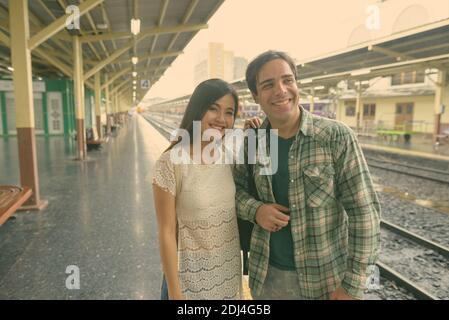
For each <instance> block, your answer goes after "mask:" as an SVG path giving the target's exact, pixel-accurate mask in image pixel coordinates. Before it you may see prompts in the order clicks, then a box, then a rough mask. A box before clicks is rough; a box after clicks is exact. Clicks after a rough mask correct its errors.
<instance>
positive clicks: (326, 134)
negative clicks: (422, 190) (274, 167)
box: [234, 107, 380, 299]
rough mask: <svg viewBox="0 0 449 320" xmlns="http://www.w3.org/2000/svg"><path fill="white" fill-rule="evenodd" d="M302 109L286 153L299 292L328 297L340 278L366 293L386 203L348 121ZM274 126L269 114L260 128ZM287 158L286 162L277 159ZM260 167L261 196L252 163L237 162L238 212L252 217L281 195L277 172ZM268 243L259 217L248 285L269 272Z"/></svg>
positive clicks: (358, 293) (255, 286)
mask: <svg viewBox="0 0 449 320" xmlns="http://www.w3.org/2000/svg"><path fill="white" fill-rule="evenodd" d="M300 109H301V122H300V127H299V130H298V132H297V134H296V137H295V140H294V142H293V144H292V147H291V148H290V152H289V156H288V159H289V161H288V169H289V174H290V184H289V188H288V189H289V202H290V208H289V209H290V221H291V230H292V237H293V248H294V259H295V265H296V270H297V274H298V283H299V287H300V290H301V292H299V294H300V296H302V297H304V298H306V299H328V298H329V294H330V293H331V292H333V291H334V290H335V289H337V288H338V287H339V286H342V287H343V289H345V291H346V292H347V293H348V294H349V295H351V296H353V297H355V298H359V299H360V298H362V297H363V290H364V289H365V282H366V278H367V268H368V266H370V265H374V264H375V262H376V260H377V257H378V254H379V250H380V226H379V225H380V206H379V201H378V198H377V195H376V193H375V191H374V187H373V183H372V181H371V177H370V174H369V171H368V166H367V164H366V161H365V158H364V156H363V154H362V150H361V149H360V147H359V145H358V142H357V139H356V136H355V134H354V132H353V131H352V130H351V129H350V128H348V127H347V126H346V125H345V124H343V123H341V122H338V121H334V120H329V119H325V118H321V117H317V116H314V115H312V114H311V113H309V112H307V111H305V110H304V109H303V108H302V107H300ZM268 127H269V122H268V119H266V120H265V121H264V123H263V124H262V126H261V129H260V130H263V129H267V128H268ZM267 136H268V135H267ZM267 140H268V141H267V144H268V145H269V139H267ZM268 147H269V146H268ZM246 156H247V145H246V143H245V159H246ZM282 165H287V164H286V163H284V164H283V163H279V166H282ZM259 169H260V164H259V163H257V164H256V165H255V166H254V168H253V172H254V179H255V183H256V186H257V192H258V195H259V198H260V199H261V201H257V200H256V199H254V198H253V197H251V196H250V195H249V194H248V193H247V191H246V190H247V184H248V172H247V169H246V165H243V164H240V165H235V167H234V180H235V184H236V191H237V192H236V208H237V214H238V216H239V217H241V218H242V219H245V220H249V221H252V222H254V223H255V215H256V211H257V209H258V208H259V207H260V206H261V205H262V204H264V203H275V199H274V196H273V190H272V184H271V179H272V176H270V175H260V174H259ZM269 248H270V232H268V231H265V230H264V229H263V228H262V227H260V226H258V225H257V224H255V225H254V230H253V233H252V238H251V252H250V257H249V286H250V288H251V289H252V290H254V291H255V293H257V294H260V293H261V290H262V286H263V284H264V281H265V277H266V275H267V269H268V261H269V254H270V252H269Z"/></svg>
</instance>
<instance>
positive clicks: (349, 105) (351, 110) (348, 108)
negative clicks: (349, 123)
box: [345, 101, 355, 117]
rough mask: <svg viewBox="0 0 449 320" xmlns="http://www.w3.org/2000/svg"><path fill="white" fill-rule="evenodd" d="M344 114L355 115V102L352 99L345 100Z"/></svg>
mask: <svg viewBox="0 0 449 320" xmlns="http://www.w3.org/2000/svg"><path fill="white" fill-rule="evenodd" d="M345 115H346V116H347V117H354V116H355V102H354V101H346V102H345Z"/></svg>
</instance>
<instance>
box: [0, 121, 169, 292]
mask: <svg viewBox="0 0 449 320" xmlns="http://www.w3.org/2000/svg"><path fill="white" fill-rule="evenodd" d="M36 140H37V156H38V168H39V180H40V188H41V189H40V190H41V197H42V198H43V199H45V200H48V201H49V206H48V208H46V209H45V210H43V211H41V212H18V213H16V215H15V216H14V217H13V218H12V219H9V220H8V221H7V222H6V223H5V224H4V225H3V226H1V227H0V299H158V298H159V294H160V283H161V267H160V258H159V250H158V245H157V225H156V217H155V214H154V208H153V197H152V190H151V171H152V166H153V164H154V160H155V159H156V157H157V156H158V155H159V154H160V152H161V150H162V148H164V146H166V145H167V142H166V141H165V139H163V138H162V137H161V136H160V135H159V133H158V132H156V131H155V130H154V129H153V128H152V127H151V126H149V125H148V124H147V123H146V122H145V120H143V119H142V118H141V117H138V118H136V117H135V118H133V119H132V120H131V121H130V122H129V123H128V125H127V126H125V127H123V128H121V129H120V130H119V132H118V135H117V136H116V137H112V138H111V139H110V140H109V142H108V144H107V145H105V146H104V147H103V149H102V150H100V151H91V152H89V153H88V157H89V159H88V160H87V161H83V162H79V161H75V160H73V159H74V157H75V150H74V148H75V143H74V141H70V140H68V139H66V138H63V137H51V138H45V137H37V139H36ZM0 184H19V168H18V154H17V140H16V138H9V139H5V138H0ZM71 265H74V266H77V267H78V268H79V273H80V289H68V288H67V287H66V280H67V278H68V277H69V276H71V275H72V276H73V271H70V270H69V271H68V273H66V270H67V267H68V266H71Z"/></svg>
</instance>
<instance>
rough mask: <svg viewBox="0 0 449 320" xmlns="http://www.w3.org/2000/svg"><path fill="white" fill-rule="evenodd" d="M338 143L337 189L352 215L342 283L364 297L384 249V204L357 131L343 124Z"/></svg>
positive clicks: (349, 291)
mask: <svg viewBox="0 0 449 320" xmlns="http://www.w3.org/2000/svg"><path fill="white" fill-rule="evenodd" d="M341 129H345V130H342V131H343V132H340V139H337V143H336V144H335V146H336V148H337V149H336V150H335V155H336V156H337V159H336V163H335V167H336V168H335V169H336V170H335V171H336V192H337V198H338V200H339V202H340V204H341V205H342V206H343V208H344V209H345V211H346V213H347V215H348V256H347V260H346V266H347V267H346V273H345V275H344V278H343V281H342V287H343V289H345V291H346V292H347V293H348V294H349V295H351V296H353V297H354V298H362V297H363V289H364V288H365V282H366V274H367V268H368V266H370V265H374V264H375V262H376V260H377V257H378V255H379V251H380V204H379V201H378V198H377V195H376V192H375V191H374V186H373V183H372V181H371V177H370V174H369V171H368V165H367V164H366V161H365V158H364V156H363V153H362V150H361V148H360V146H359V144H358V142H357V139H356V137H355V134H354V132H353V131H352V130H351V129H349V128H347V127H344V126H342V127H341Z"/></svg>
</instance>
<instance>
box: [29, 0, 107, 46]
mask: <svg viewBox="0 0 449 320" xmlns="http://www.w3.org/2000/svg"><path fill="white" fill-rule="evenodd" d="M103 1H104V0H87V1H86V2H83V3H82V4H80V5H79V6H78V8H79V14H80V17H81V16H82V15H83V14H85V13H86V12H89V11H90V10H92V9H93V8H95V7H96V6H97V5H98V4H100V3H101V2H103ZM70 16H71V14H65V15H63V16H62V17H60V18H58V19H56V20H55V21H53V22H52V23H51V24H50V25H48V26H46V27H45V28H44V29H42V30H41V31H39V32H38V33H37V34H36V35H34V36H33V37H32V38H31V39H29V40H28V49H30V50H33V49H34V48H36V47H38V46H39V45H40V44H41V43H43V42H45V41H46V40H48V39H49V38H51V37H52V36H53V35H55V34H56V33H58V32H59V31H61V30H62V29H64V28H65V26H66V20H67V18H68V17H70Z"/></svg>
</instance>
